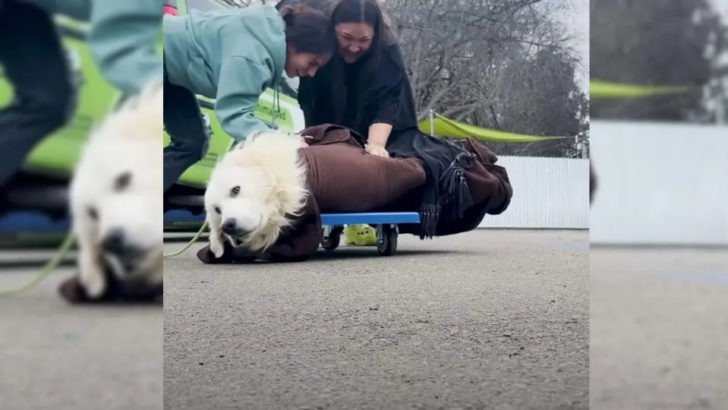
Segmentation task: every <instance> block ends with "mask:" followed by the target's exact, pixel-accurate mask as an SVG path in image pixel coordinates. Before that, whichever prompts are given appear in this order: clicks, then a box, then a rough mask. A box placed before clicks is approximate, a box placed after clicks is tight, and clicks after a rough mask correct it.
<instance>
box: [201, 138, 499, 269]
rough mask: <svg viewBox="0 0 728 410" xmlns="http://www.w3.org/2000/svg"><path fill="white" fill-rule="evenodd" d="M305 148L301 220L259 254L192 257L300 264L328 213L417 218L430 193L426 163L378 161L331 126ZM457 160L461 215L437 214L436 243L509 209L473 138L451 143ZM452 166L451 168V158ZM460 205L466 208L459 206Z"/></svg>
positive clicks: (489, 159) (494, 169) (229, 251)
mask: <svg viewBox="0 0 728 410" xmlns="http://www.w3.org/2000/svg"><path fill="white" fill-rule="evenodd" d="M301 134H302V135H305V136H306V142H307V143H308V144H309V147H307V148H302V149H301V150H300V153H301V156H302V157H303V159H304V160H305V163H306V165H307V183H308V190H309V193H310V194H309V196H308V198H307V202H306V207H305V210H304V212H303V214H302V216H301V217H299V218H297V219H296V220H295V221H294V223H293V224H292V225H291V226H290V227H288V228H284V230H283V231H282V232H281V235H280V237H279V238H278V240H277V241H276V243H275V244H274V245H273V246H272V247H271V248H269V249H268V250H267V251H265V252H264V253H249V252H247V251H245V250H243V249H233V248H232V246H231V245H230V244H228V243H227V241H226V243H225V246H226V248H225V252H224V254H223V256H222V257H221V258H219V259H216V258H215V257H214V256H213V254H212V252H210V250H209V247H204V248H202V249H201V250H200V252H198V257H199V258H200V260H202V261H203V262H205V263H230V262H250V261H253V260H255V259H266V260H272V261H301V260H305V259H307V258H308V257H309V256H311V255H312V254H313V253H315V252H316V250H317V249H318V246H319V242H320V240H321V229H322V227H321V222H320V214H321V213H327V212H377V211H379V212H381V211H412V210H421V205H422V203H423V195H424V196H425V197H426V192H427V191H428V187H427V184H426V182H427V181H428V178H427V172H426V170H425V164H424V161H423V160H422V159H420V158H415V157H408V158H399V157H392V158H383V157H378V156H373V155H369V154H367V153H366V152H365V151H364V147H363V146H362V145H361V143H360V142H359V139H358V138H357V136H356V135H355V134H354V133H353V132H352V131H351V130H349V129H347V128H344V127H340V126H336V125H328V124H327V125H319V126H315V127H310V128H307V129H306V130H304V131H303V132H301ZM455 144H456V147H457V148H456V149H455V150H453V151H454V153H455V154H458V155H459V154H461V153H465V155H461V158H463V157H466V158H467V159H468V161H466V163H467V165H466V166H465V167H463V168H462V171H459V172H458V173H456V174H455V176H456V177H458V178H461V179H462V184H461V185H462V186H463V187H464V192H461V193H459V195H458V201H457V202H458V203H460V204H462V203H467V205H468V206H467V207H465V208H464V209H462V210H460V212H454V211H451V212H443V213H442V214H441V215H440V217H439V218H438V219H437V220H436V224H435V226H434V235H436V236H441V235H451V234H455V233H460V232H465V231H469V230H472V229H475V228H476V227H477V226H478V225H479V224H480V222H481V221H482V219H483V217H484V216H485V214H492V215H495V214H499V213H501V212H503V211H504V210H505V209H506V208H507V207H508V205H509V204H510V200H511V196H512V195H513V190H512V188H511V185H510V181H509V179H508V174H507V173H506V170H505V168H503V167H501V166H499V165H495V163H496V161H497V157H496V156H495V154H493V152H492V151H490V150H489V149H488V148H487V147H485V146H484V145H483V144H481V143H480V142H478V141H477V140H476V139H474V138H470V139H467V140H463V141H461V142H457V143H455ZM450 160H451V161H452V162H455V161H456V158H455V157H454V155H453V158H451V159H450ZM463 198H464V199H465V200H463ZM400 232H403V233H412V234H419V235H421V229H420V227H419V226H418V225H402V226H401V227H400Z"/></svg>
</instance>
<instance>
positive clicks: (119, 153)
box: [70, 84, 163, 299]
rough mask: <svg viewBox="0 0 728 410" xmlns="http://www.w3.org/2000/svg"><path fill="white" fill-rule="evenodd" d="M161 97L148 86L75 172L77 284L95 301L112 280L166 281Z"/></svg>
mask: <svg viewBox="0 0 728 410" xmlns="http://www.w3.org/2000/svg"><path fill="white" fill-rule="evenodd" d="M162 98H163V92H162V87H161V85H159V84H155V85H150V86H148V87H147V88H145V90H144V91H143V92H142V93H141V94H140V95H138V96H135V97H133V98H132V99H130V100H128V101H126V102H125V103H124V104H123V105H122V106H121V107H120V108H119V109H118V110H116V111H115V112H113V113H111V114H110V115H109V116H108V117H107V118H106V119H105V120H104V121H103V123H102V124H101V125H100V126H98V127H97V128H96V129H95V130H94V131H93V132H92V134H91V136H90V138H89V141H88V143H87V145H86V146H85V147H84V150H83V153H82V157H81V159H80V161H79V163H78V166H77V167H76V170H75V172H74V177H73V181H72V182H71V189H70V202H71V203H70V206H71V215H72V219H73V231H74V233H75V235H76V238H77V241H78V245H79V257H78V265H79V270H80V276H79V280H80V283H81V285H82V286H83V288H84V289H85V291H86V293H87V295H88V296H89V298H91V299H98V298H101V297H102V296H103V295H104V293H105V292H106V291H107V289H108V288H109V281H110V279H114V280H115V282H117V283H120V284H122V285H125V284H129V285H132V286H133V287H134V288H138V287H140V286H141V287H154V286H159V285H161V283H162V252H163V250H162V241H163V233H162V229H163V226H162V217H163V198H162V110H163V108H162ZM107 268H108V269H107ZM108 271H111V272H112V273H111V274H112V275H114V277H113V278H109V277H107V272H108Z"/></svg>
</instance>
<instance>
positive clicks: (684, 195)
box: [590, 121, 728, 245]
mask: <svg viewBox="0 0 728 410" xmlns="http://www.w3.org/2000/svg"><path fill="white" fill-rule="evenodd" d="M591 152H592V162H593V165H594V170H595V171H596V173H597V175H598V177H599V191H598V192H597V193H596V195H595V197H594V203H593V206H592V212H591V218H590V219H591V230H590V238H591V242H592V243H603V244H654V245H728V127H717V126H704V125H685V124H674V123H652V122H650V123H646V122H643V123H641V122H611V121H592V122H591Z"/></svg>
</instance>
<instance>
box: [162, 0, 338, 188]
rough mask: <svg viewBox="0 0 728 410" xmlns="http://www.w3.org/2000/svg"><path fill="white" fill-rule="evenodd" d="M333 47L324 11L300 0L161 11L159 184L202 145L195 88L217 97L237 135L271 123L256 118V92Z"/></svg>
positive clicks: (303, 72)
mask: <svg viewBox="0 0 728 410" xmlns="http://www.w3.org/2000/svg"><path fill="white" fill-rule="evenodd" d="M335 49H336V40H335V36H334V34H333V29H332V27H331V25H330V24H329V20H328V18H327V17H326V16H325V15H324V14H323V13H321V12H320V11H317V10H314V9H312V8H310V7H307V6H304V5H300V4H298V5H292V6H289V7H284V8H281V10H280V11H278V10H276V9H275V8H272V7H264V6H252V7H248V8H243V9H226V10H220V11H214V12H209V13H196V12H192V13H191V14H189V15H187V16H183V17H176V16H169V15H167V16H165V17H164V126H165V128H166V130H167V132H168V133H169V135H170V137H171V142H170V144H169V146H167V147H166V148H165V149H164V189H165V191H166V190H167V189H169V187H171V186H172V185H174V183H175V182H176V181H177V179H178V178H179V176H180V175H181V174H182V173H183V172H184V171H185V170H186V169H187V168H188V167H190V166H191V165H193V164H194V163H195V162H197V161H199V160H200V159H201V158H202V157H203V156H204V155H205V153H206V151H207V143H208V138H209V136H208V135H207V127H206V125H205V124H204V122H203V120H202V114H201V112H200V108H199V105H198V103H197V99H196V97H195V94H199V95H203V96H205V97H208V98H214V99H215V115H216V116H217V119H218V120H219V121H220V125H221V126H222V128H223V130H225V132H226V133H227V134H229V135H230V137H232V138H233V139H234V140H235V141H236V142H240V141H243V140H245V138H247V137H248V136H249V135H250V134H252V133H254V132H259V131H266V130H268V129H270V127H269V126H268V125H267V124H266V123H265V122H263V121H261V120H259V119H257V118H255V116H254V111H255V107H256V105H257V103H258V98H259V97H260V95H261V94H262V93H263V91H264V90H265V89H266V88H268V87H273V88H276V87H277V83H278V81H280V76H281V74H282V73H283V71H284V70H285V72H286V74H287V75H288V76H289V77H310V76H313V75H314V74H315V73H316V70H318V68H319V67H321V66H323V65H324V64H326V62H327V61H328V59H329V58H330V56H331V55H332V54H333V52H334V51H335Z"/></svg>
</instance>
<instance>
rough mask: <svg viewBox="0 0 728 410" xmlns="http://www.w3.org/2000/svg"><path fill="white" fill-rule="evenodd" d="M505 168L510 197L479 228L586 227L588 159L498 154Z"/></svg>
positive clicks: (587, 223) (587, 225) (587, 218)
mask: <svg viewBox="0 0 728 410" xmlns="http://www.w3.org/2000/svg"><path fill="white" fill-rule="evenodd" d="M498 164H499V165H502V166H504V167H505V168H506V170H507V171H508V177H509V178H510V180H511V185H512V186H513V199H512V201H511V205H510V206H509V207H508V209H507V210H506V211H505V212H504V213H503V214H501V215H494V216H493V215H486V216H485V218H484V219H483V222H482V223H481V225H480V226H481V227H483V228H537V229H539V228H555V229H588V228H589V160H587V159H569V158H538V157H507V156H500V157H498Z"/></svg>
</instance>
